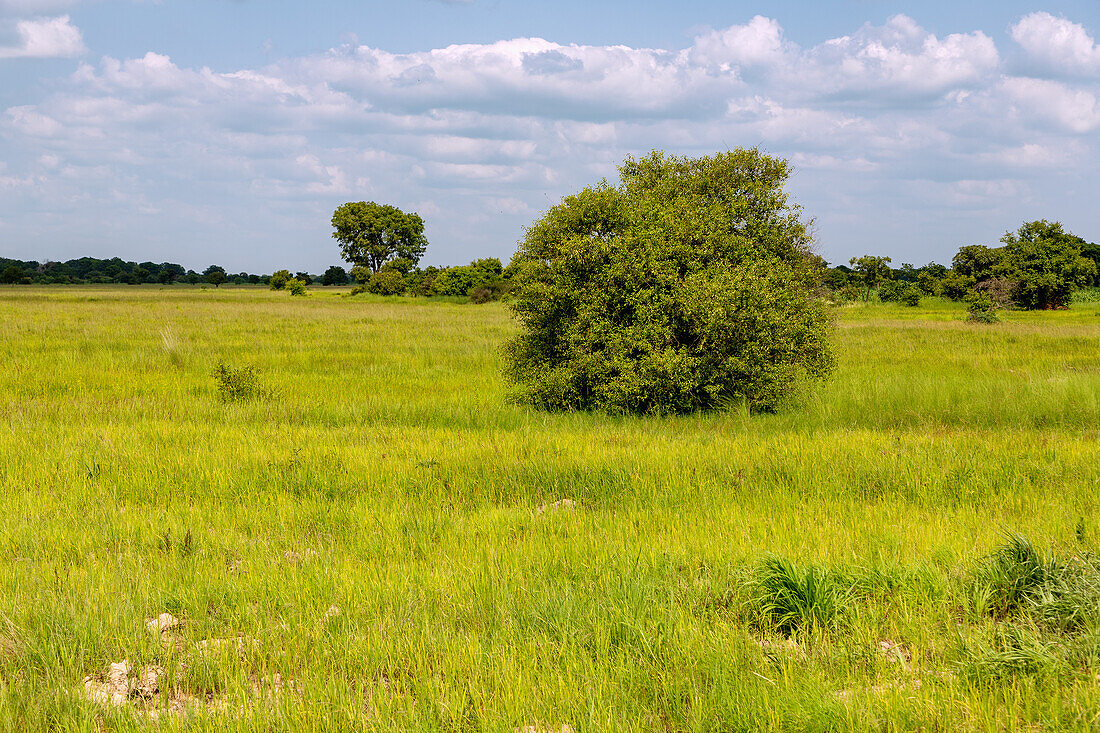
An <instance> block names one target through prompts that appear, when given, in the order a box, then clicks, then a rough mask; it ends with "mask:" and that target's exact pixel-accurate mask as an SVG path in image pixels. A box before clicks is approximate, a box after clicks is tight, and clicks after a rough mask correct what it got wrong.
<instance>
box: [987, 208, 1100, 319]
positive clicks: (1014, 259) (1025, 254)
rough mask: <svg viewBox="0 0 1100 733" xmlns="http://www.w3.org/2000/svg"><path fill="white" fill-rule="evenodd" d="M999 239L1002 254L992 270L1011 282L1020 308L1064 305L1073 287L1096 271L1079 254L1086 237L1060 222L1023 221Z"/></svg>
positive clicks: (1089, 277)
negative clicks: (1075, 233) (1001, 245)
mask: <svg viewBox="0 0 1100 733" xmlns="http://www.w3.org/2000/svg"><path fill="white" fill-rule="evenodd" d="M1001 241H1002V242H1004V247H1002V248H1001V249H1002V250H1003V253H1004V254H1003V257H1002V259H1001V261H1000V262H999V263H997V265H996V266H995V267H994V274H996V275H999V276H1001V277H1004V278H1006V279H1008V280H1010V281H1012V282H1013V283H1014V285H1013V287H1012V299H1013V301H1015V303H1016V305H1018V306H1020V307H1021V308H1031V309H1036V308H1064V307H1066V306H1068V305H1069V302H1070V298H1071V296H1072V295H1073V291H1074V290H1075V289H1077V288H1079V287H1082V286H1084V285H1088V284H1089V283H1091V282H1092V279H1093V277H1094V276H1095V275H1096V263H1094V262H1093V261H1092V260H1090V259H1088V258H1086V257H1083V256H1081V250H1082V247H1083V246H1084V245H1085V241H1084V240H1083V239H1081V238H1080V237H1077V236H1074V235H1072V234H1069V233H1067V232H1066V231H1065V230H1064V229H1063V228H1062V225H1061V224H1060V223H1059V222H1049V221H1047V220H1045V219H1040V220H1039V221H1029V222H1024V223H1023V224H1022V225H1021V226H1020V228H1019V229H1017V230H1016V231H1015V232H1006V233H1005V235H1004V237H1002V238H1001Z"/></svg>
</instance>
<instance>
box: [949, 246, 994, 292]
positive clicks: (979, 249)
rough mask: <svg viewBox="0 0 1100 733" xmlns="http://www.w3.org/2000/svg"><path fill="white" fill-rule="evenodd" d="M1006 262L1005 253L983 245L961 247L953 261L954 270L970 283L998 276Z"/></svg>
mask: <svg viewBox="0 0 1100 733" xmlns="http://www.w3.org/2000/svg"><path fill="white" fill-rule="evenodd" d="M1003 262H1004V252H1002V251H1001V250H1000V249H992V248H990V247H986V246H985V245H982V244H968V245H966V246H965V247H960V248H959V251H958V252H957V253H956V254H955V257H954V259H952V260H951V267H952V269H953V270H954V271H955V272H956V273H958V274H959V275H962V276H963V277H965V278H969V279H970V281H971V282H972V283H973V282H978V281H980V280H986V279H988V278H991V277H993V276H994V275H996V273H997V271H998V269H999V268H1000V266H1001V264H1002V263H1003Z"/></svg>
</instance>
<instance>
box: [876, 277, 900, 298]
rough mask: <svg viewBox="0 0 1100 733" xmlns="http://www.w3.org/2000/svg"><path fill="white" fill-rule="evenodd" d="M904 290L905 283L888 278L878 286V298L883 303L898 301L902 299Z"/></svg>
mask: <svg viewBox="0 0 1100 733" xmlns="http://www.w3.org/2000/svg"><path fill="white" fill-rule="evenodd" d="M903 290H905V285H904V283H901V282H898V281H897V280H886V281H885V282H883V283H882V284H881V285H879V286H878V299H879V300H881V301H882V302H883V303H896V302H897V301H899V300H901V294H902V291H903Z"/></svg>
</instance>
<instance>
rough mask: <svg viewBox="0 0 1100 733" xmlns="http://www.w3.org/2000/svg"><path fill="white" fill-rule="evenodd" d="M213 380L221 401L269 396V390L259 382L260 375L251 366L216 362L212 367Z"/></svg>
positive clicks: (238, 400) (249, 399) (227, 401)
mask: <svg viewBox="0 0 1100 733" xmlns="http://www.w3.org/2000/svg"><path fill="white" fill-rule="evenodd" d="M214 381H215V383H216V384H217V389H218V399H220V400H221V401H222V402H226V403H230V402H248V401H251V400H259V399H265V398H267V397H269V396H270V392H269V391H268V390H267V389H266V388H264V386H263V385H262V384H261V383H260V377H259V375H258V374H257V373H256V369H255V368H254V367H252V366H243V367H240V368H239V369H237V368H234V367H231V366H228V365H226V364H218V366H217V367H215V368H214Z"/></svg>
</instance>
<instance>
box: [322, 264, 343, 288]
mask: <svg viewBox="0 0 1100 733" xmlns="http://www.w3.org/2000/svg"><path fill="white" fill-rule="evenodd" d="M347 282H348V273H347V271H345V270H344V268H342V267H340V266H339V265H333V266H332V267H330V268H328V269H327V270H325V274H324V275H322V276H321V284H322V285H347Z"/></svg>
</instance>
